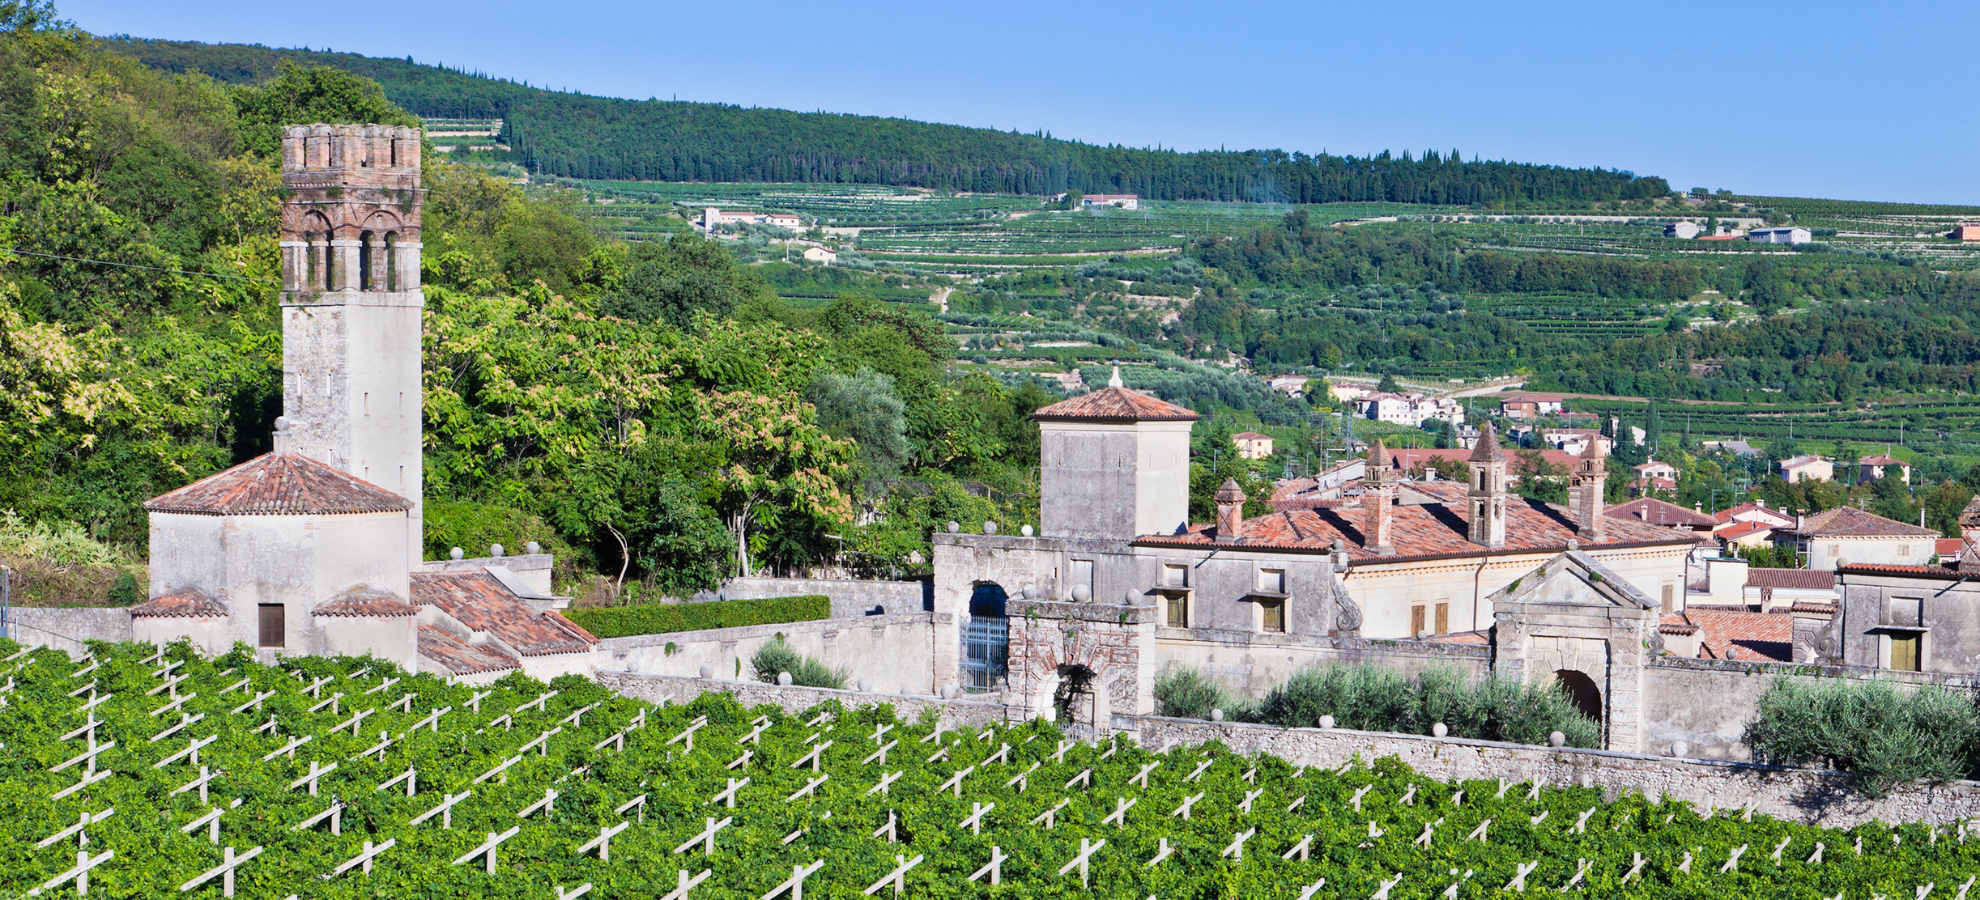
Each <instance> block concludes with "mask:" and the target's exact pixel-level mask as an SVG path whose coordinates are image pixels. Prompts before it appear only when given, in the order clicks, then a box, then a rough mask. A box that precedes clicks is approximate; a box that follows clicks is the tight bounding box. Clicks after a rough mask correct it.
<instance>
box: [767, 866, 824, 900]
mask: <svg viewBox="0 0 1980 900" xmlns="http://www.w3.org/2000/svg"><path fill="white" fill-rule="evenodd" d="M824 866H825V861H824V860H822V859H821V860H819V861H817V862H815V863H812V864H811V865H808V866H796V865H794V866H791V877H790V878H788V879H786V880H785V881H784V883H783V884H780V885H777V886H776V887H773V888H771V889H770V893H768V894H764V895H763V897H762V900H770V898H772V897H775V896H777V895H778V894H782V893H785V892H786V891H788V892H789V893H790V895H791V900H804V880H805V879H806V878H809V877H811V873H813V872H816V871H818V870H819V869H821V868H823V867H824Z"/></svg>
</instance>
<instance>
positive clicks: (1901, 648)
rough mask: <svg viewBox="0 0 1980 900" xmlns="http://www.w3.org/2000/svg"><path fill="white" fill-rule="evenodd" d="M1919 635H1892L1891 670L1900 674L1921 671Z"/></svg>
mask: <svg viewBox="0 0 1980 900" xmlns="http://www.w3.org/2000/svg"><path fill="white" fill-rule="evenodd" d="M1918 638H1919V636H1918V635H1917V634H1894V635H1891V668H1892V669H1895V670H1897V671H1899V672H1917V671H1920V668H1919V665H1918Z"/></svg>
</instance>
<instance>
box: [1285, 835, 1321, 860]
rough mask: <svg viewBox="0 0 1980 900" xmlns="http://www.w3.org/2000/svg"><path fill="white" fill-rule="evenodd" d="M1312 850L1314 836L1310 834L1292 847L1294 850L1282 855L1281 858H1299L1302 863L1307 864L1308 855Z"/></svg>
mask: <svg viewBox="0 0 1980 900" xmlns="http://www.w3.org/2000/svg"><path fill="white" fill-rule="evenodd" d="M1312 849H1313V835H1310V834H1309V835H1307V836H1305V837H1302V838H1300V839H1299V843H1297V844H1294V845H1292V849H1291V850H1287V851H1286V852H1285V853H1282V854H1280V855H1279V858H1280V859H1292V858H1293V857H1295V856H1297V857H1299V859H1300V861H1301V862H1305V861H1306V855H1307V853H1308V852H1310V851H1311V850H1312Z"/></svg>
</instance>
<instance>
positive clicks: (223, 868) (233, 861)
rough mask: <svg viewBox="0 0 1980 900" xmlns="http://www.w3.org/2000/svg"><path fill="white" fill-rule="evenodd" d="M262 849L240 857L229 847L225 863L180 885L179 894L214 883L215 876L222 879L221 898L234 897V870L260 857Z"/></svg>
mask: <svg viewBox="0 0 1980 900" xmlns="http://www.w3.org/2000/svg"><path fill="white" fill-rule="evenodd" d="M261 849H262V848H260V847H256V848H254V849H253V850H249V851H248V852H246V853H243V854H241V855H239V856H235V855H234V848H232V847H228V848H227V851H226V855H225V856H224V857H223V860H224V861H223V862H221V863H220V864H219V865H217V866H214V867H213V868H211V869H208V870H206V872H205V873H203V874H201V875H198V876H195V877H194V878H193V879H192V880H191V881H188V882H186V883H185V884H182V885H179V892H180V893H185V892H186V891H190V890H192V889H193V888H196V887H199V886H200V885H202V884H205V883H207V882H209V881H212V880H213V879H214V877H215V876H218V877H219V878H220V896H222V897H232V896H234V868H235V867H236V866H239V865H240V864H242V863H245V862H247V861H248V860H250V859H253V858H255V857H257V856H260V855H261Z"/></svg>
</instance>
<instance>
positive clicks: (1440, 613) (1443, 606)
mask: <svg viewBox="0 0 1980 900" xmlns="http://www.w3.org/2000/svg"><path fill="white" fill-rule="evenodd" d="M1437 633H1438V634H1450V633H1451V605H1450V604H1449V603H1439V604H1437Z"/></svg>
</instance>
